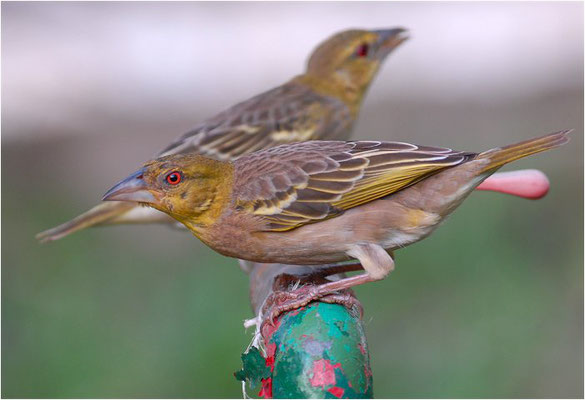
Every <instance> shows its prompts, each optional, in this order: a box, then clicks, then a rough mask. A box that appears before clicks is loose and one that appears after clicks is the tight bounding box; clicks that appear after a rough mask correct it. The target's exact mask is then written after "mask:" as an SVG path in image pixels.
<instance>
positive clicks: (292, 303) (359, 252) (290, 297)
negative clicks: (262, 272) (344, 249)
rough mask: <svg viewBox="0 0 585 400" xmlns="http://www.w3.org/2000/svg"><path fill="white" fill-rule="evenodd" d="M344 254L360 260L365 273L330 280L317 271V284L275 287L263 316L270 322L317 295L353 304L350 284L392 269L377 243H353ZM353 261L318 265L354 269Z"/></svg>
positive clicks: (333, 300) (385, 254)
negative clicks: (342, 263)
mask: <svg viewBox="0 0 585 400" xmlns="http://www.w3.org/2000/svg"><path fill="white" fill-rule="evenodd" d="M347 254H348V255H350V256H351V257H354V258H357V259H358V261H360V264H359V265H361V266H363V268H364V269H365V270H366V273H365V274H360V275H356V276H351V277H348V278H342V279H339V280H337V281H333V282H331V281H328V280H326V279H324V278H323V275H322V274H320V275H316V276H314V277H315V278H318V277H320V278H321V279H320V280H321V283H319V284H315V282H312V284H310V285H306V286H302V287H300V288H297V289H294V290H289V291H282V290H276V288H275V292H274V293H273V296H274V298H272V299H271V301H267V302H266V304H265V306H264V307H263V310H262V311H263V313H264V315H266V318H268V320H269V321H270V322H272V321H274V319H275V318H276V317H277V316H278V315H280V314H281V313H283V312H286V311H290V310H294V309H296V308H299V307H303V306H305V305H307V304H309V303H310V302H311V301H314V300H318V299H320V300H321V301H325V302H334V303H338V302H340V303H341V304H343V305H346V306H351V307H353V306H355V303H356V302H357V300H355V298H353V296H351V295H350V294H349V293H351V292H348V291H349V290H351V288H352V287H353V286H357V285H361V284H364V283H368V282H375V281H378V280H381V279H383V278H384V277H386V275H388V274H389V273H390V272H391V271H392V270H393V269H394V260H393V259H392V257H391V256H390V254H388V252H386V250H384V249H383V248H382V247H380V246H379V245H376V244H371V243H365V244H359V245H355V246H353V247H352V248H351V249H350V251H348V253H347ZM356 265H358V264H347V265H339V266H331V267H329V269H328V268H323V269H321V272H323V271H327V272H329V271H330V270H331V269H334V268H341V269H343V268H346V269H343V272H345V271H355V270H356ZM338 272H342V271H341V270H339V271H335V273H338ZM328 274H329V273H328ZM275 283H276V282H275ZM340 292H341V293H340ZM344 292H345V293H344ZM326 297H327V299H326ZM350 298H351V299H352V300H353V301H350V304H347V302H348V300H349V299H350ZM351 307H349V308H351ZM360 309H361V306H360Z"/></svg>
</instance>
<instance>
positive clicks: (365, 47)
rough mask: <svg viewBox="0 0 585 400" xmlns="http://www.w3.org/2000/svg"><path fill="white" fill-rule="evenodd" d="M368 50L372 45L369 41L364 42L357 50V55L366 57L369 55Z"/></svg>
mask: <svg viewBox="0 0 585 400" xmlns="http://www.w3.org/2000/svg"><path fill="white" fill-rule="evenodd" d="M368 50H370V46H368V44H367V43H362V44H361V45H360V46H359V47H358V48H357V50H356V52H355V53H356V55H357V56H358V57H365V56H367V55H368Z"/></svg>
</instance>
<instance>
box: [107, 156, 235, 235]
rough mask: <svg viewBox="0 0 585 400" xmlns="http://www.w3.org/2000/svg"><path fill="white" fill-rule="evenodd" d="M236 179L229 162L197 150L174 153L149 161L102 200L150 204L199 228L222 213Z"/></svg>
mask: <svg viewBox="0 0 585 400" xmlns="http://www.w3.org/2000/svg"><path fill="white" fill-rule="evenodd" d="M232 182H233V167H232V165H231V164H230V163H228V162H222V161H216V160H212V159H209V158H207V157H203V156H200V155H196V154H183V155H171V156H165V157H161V158H157V159H156V160H153V161H150V162H147V163H146V164H145V165H144V166H143V167H142V168H141V169H139V170H138V171H136V172H135V173H133V174H132V175H130V176H128V177H127V178H126V179H124V180H122V181H120V182H119V183H117V184H116V185H115V186H114V187H112V188H111V189H110V190H108V192H107V193H106V194H105V195H104V197H103V199H102V200H104V201H131V202H136V203H141V204H144V205H148V206H150V207H153V208H156V209H157V210H159V211H162V212H164V213H167V214H168V215H170V216H171V217H173V218H175V219H177V220H178V221H180V222H182V223H184V224H185V225H187V226H188V227H189V228H191V229H193V230H197V226H199V227H202V226H206V225H209V224H212V223H213V222H215V220H216V219H217V218H218V217H219V215H220V214H221V212H222V211H223V209H224V206H225V205H226V203H227V202H228V201H229V199H230V195H231V191H232Z"/></svg>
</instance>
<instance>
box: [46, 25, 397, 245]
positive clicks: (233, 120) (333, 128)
mask: <svg viewBox="0 0 585 400" xmlns="http://www.w3.org/2000/svg"><path fill="white" fill-rule="evenodd" d="M407 37H408V36H407V31H406V30H405V29H402V28H393V29H380V30H358V29H353V30H347V31H344V32H341V33H338V34H336V35H333V36H332V37H330V38H329V39H327V40H326V41H324V42H323V43H321V44H320V45H319V46H318V47H317V48H316V49H315V50H314V51H313V53H312V54H311V56H310V58H309V61H308V64H307V67H306V71H305V73H304V74H302V75H299V76H296V77H294V78H293V79H291V80H290V81H288V82H287V83H285V84H284V85H282V86H279V87H277V88H274V89H272V90H269V91H267V92H265V93H262V94H259V95H257V96H255V97H253V98H251V99H249V100H246V101H244V102H242V103H239V104H236V105H235V106H233V107H231V108H229V109H227V110H225V111H223V112H221V113H219V114H217V115H216V116H214V117H212V118H210V119H208V120H206V121H204V122H202V123H201V124H200V125H198V126H197V127H195V128H194V129H193V130H191V131H190V132H187V133H186V134H184V135H183V136H181V137H180V138H178V139H177V140H175V141H174V142H172V143H171V144H170V145H169V146H167V147H166V148H165V149H164V150H163V151H162V152H160V153H159V156H162V155H169V154H184V153H190V152H195V153H199V154H203V155H205V156H208V157H212V158H215V159H218V160H234V159H236V158H238V157H240V156H241V155H243V154H246V153H251V152H253V151H256V150H260V149H263V148H267V147H272V146H276V145H279V144H283V143H290V142H299V141H306V140H315V139H338V140H340V139H347V138H348V137H349V135H350V133H351V129H352V127H353V124H354V122H355V120H356V118H357V116H358V113H359V110H360V106H361V103H362V100H363V98H364V95H365V93H366V91H367V89H368V87H369V85H370V83H371V82H372V80H373V79H374V77H375V76H376V73H377V72H378V69H379V68H380V65H381V64H382V62H383V61H384V59H385V58H386V56H388V54H389V53H390V52H392V50H394V49H395V48H396V47H398V46H399V45H400V44H401V43H402V42H404V41H405V40H406V39H407ZM151 222H173V223H174V220H172V219H170V218H168V217H167V216H166V215H165V214H163V213H160V212H158V211H156V210H152V209H145V208H138V207H136V205H135V204H134V203H128V202H116V203H103V204H100V205H98V206H96V207H94V208H92V209H91V210H89V211H87V212H85V213H84V214H82V215H80V216H78V217H77V218H75V219H73V220H71V221H69V222H66V223H64V224H62V225H60V226H57V227H55V228H53V229H49V230H47V231H45V232H42V233H40V234H38V235H37V239H39V240H41V241H42V242H46V241H51V240H57V239H60V238H62V237H64V236H67V235H69V234H71V233H73V232H75V231H78V230H80V229H84V228H87V227H90V226H95V225H109V224H121V223H151Z"/></svg>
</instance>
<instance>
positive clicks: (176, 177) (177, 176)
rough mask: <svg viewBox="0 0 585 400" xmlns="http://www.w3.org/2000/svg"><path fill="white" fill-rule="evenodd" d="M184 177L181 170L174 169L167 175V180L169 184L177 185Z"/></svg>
mask: <svg viewBox="0 0 585 400" xmlns="http://www.w3.org/2000/svg"><path fill="white" fill-rule="evenodd" d="M182 179H183V177H182V176H181V173H180V172H179V171H173V172H171V173H169V174H168V175H167V176H166V177H165V180H166V181H167V183H168V184H169V185H176V184H177V183H179V182H181V180H182Z"/></svg>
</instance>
